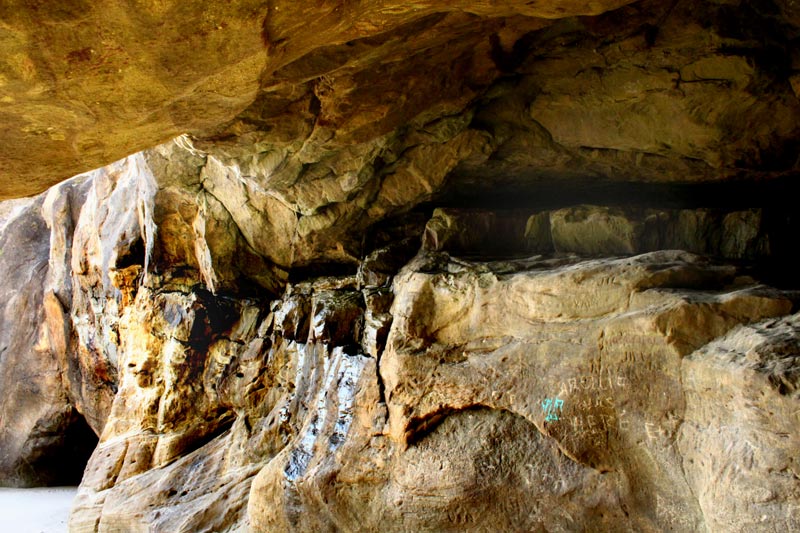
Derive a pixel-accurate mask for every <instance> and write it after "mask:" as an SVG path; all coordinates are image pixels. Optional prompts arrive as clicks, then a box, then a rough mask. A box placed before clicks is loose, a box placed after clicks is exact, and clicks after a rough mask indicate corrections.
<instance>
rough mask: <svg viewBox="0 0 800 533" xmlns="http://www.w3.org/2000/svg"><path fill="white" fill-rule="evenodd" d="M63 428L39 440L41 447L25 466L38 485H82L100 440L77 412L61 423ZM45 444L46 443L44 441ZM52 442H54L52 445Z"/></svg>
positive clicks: (73, 411) (30, 477) (29, 476)
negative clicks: (84, 473) (87, 466)
mask: <svg viewBox="0 0 800 533" xmlns="http://www.w3.org/2000/svg"><path fill="white" fill-rule="evenodd" d="M60 425H61V428H58V430H57V431H56V432H54V433H53V434H50V435H47V436H40V437H39V438H37V439H36V440H37V441H39V443H40V444H41V445H40V446H38V448H39V449H38V450H37V453H35V454H33V456H32V458H31V459H30V460H29V461H28V463H27V464H26V465H25V469H26V470H28V471H29V475H28V476H25V477H27V478H28V479H30V480H32V481H34V485H38V486H51V487H56V486H73V485H78V484H79V483H80V482H81V478H82V477H83V471H84V470H85V469H86V464H87V463H88V462H89V458H90V457H91V455H92V452H94V449H95V448H96V447H97V443H98V437H97V435H95V433H94V431H92V428H90V427H89V424H87V423H86V419H85V418H84V417H83V416H82V415H81V414H79V413H78V412H77V411H75V410H74V409H73V410H72V412H71V413H70V414H69V415H68V416H66V417H65V418H64V419H63V420H62V421H61V424H60ZM42 441H43V442H42ZM48 441H50V442H48Z"/></svg>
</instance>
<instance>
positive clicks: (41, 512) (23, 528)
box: [0, 487, 77, 533]
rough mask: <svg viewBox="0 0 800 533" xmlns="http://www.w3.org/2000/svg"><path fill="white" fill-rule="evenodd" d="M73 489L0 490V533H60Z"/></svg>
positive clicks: (65, 523)
mask: <svg viewBox="0 0 800 533" xmlns="http://www.w3.org/2000/svg"><path fill="white" fill-rule="evenodd" d="M76 491H77V487H51V488H37V489H5V488H0V531H2V532H3V533H6V532H8V533H64V532H66V531H67V518H68V517H69V508H70V506H71V505H72V499H73V498H74V497H75V493H76Z"/></svg>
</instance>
